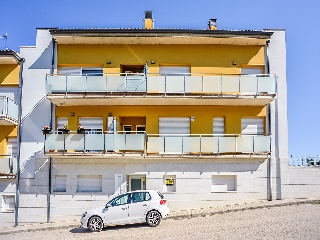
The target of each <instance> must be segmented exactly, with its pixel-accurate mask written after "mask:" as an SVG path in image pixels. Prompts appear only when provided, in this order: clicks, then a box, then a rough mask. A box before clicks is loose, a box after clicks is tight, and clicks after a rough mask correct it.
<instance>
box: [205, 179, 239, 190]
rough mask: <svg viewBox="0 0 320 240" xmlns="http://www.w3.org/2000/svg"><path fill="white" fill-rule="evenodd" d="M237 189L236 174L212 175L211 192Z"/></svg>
mask: <svg viewBox="0 0 320 240" xmlns="http://www.w3.org/2000/svg"><path fill="white" fill-rule="evenodd" d="M236 190H237V176H236V175H213V176H212V185H211V192H229V191H236Z"/></svg>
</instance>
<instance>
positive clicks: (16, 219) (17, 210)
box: [14, 58, 25, 227]
mask: <svg viewBox="0 0 320 240" xmlns="http://www.w3.org/2000/svg"><path fill="white" fill-rule="evenodd" d="M24 61H25V60H24V58H22V59H21V61H20V73H19V85H20V89H19V94H20V96H19V108H18V144H17V148H18V149H17V152H18V156H17V176H16V178H17V181H16V196H15V203H16V204H15V206H14V208H15V209H14V213H15V214H14V226H15V227H18V225H19V200H20V191H19V189H20V145H21V115H22V86H23V78H22V72H23V63H24Z"/></svg>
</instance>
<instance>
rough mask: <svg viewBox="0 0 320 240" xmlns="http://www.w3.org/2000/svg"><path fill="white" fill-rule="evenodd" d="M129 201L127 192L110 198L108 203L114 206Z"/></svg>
mask: <svg viewBox="0 0 320 240" xmlns="http://www.w3.org/2000/svg"><path fill="white" fill-rule="evenodd" d="M129 203H130V199H129V194H124V195H120V196H118V197H116V198H114V199H112V200H111V201H110V202H109V203H108V204H110V205H111V206H112V207H114V206H119V205H124V204H129Z"/></svg>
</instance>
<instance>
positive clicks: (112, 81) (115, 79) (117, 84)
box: [107, 76, 126, 92]
mask: <svg viewBox="0 0 320 240" xmlns="http://www.w3.org/2000/svg"><path fill="white" fill-rule="evenodd" d="M125 78H126V77H125V76H107V91H108V92H125V90H126V81H125Z"/></svg>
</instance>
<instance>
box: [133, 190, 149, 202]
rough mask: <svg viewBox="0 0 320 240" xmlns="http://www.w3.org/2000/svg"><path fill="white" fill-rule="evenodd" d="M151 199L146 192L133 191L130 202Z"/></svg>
mask: <svg viewBox="0 0 320 240" xmlns="http://www.w3.org/2000/svg"><path fill="white" fill-rule="evenodd" d="M150 199H151V196H150V194H149V193H148V192H135V193H132V197H131V202H132V203H137V202H144V201H149V200H150Z"/></svg>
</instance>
